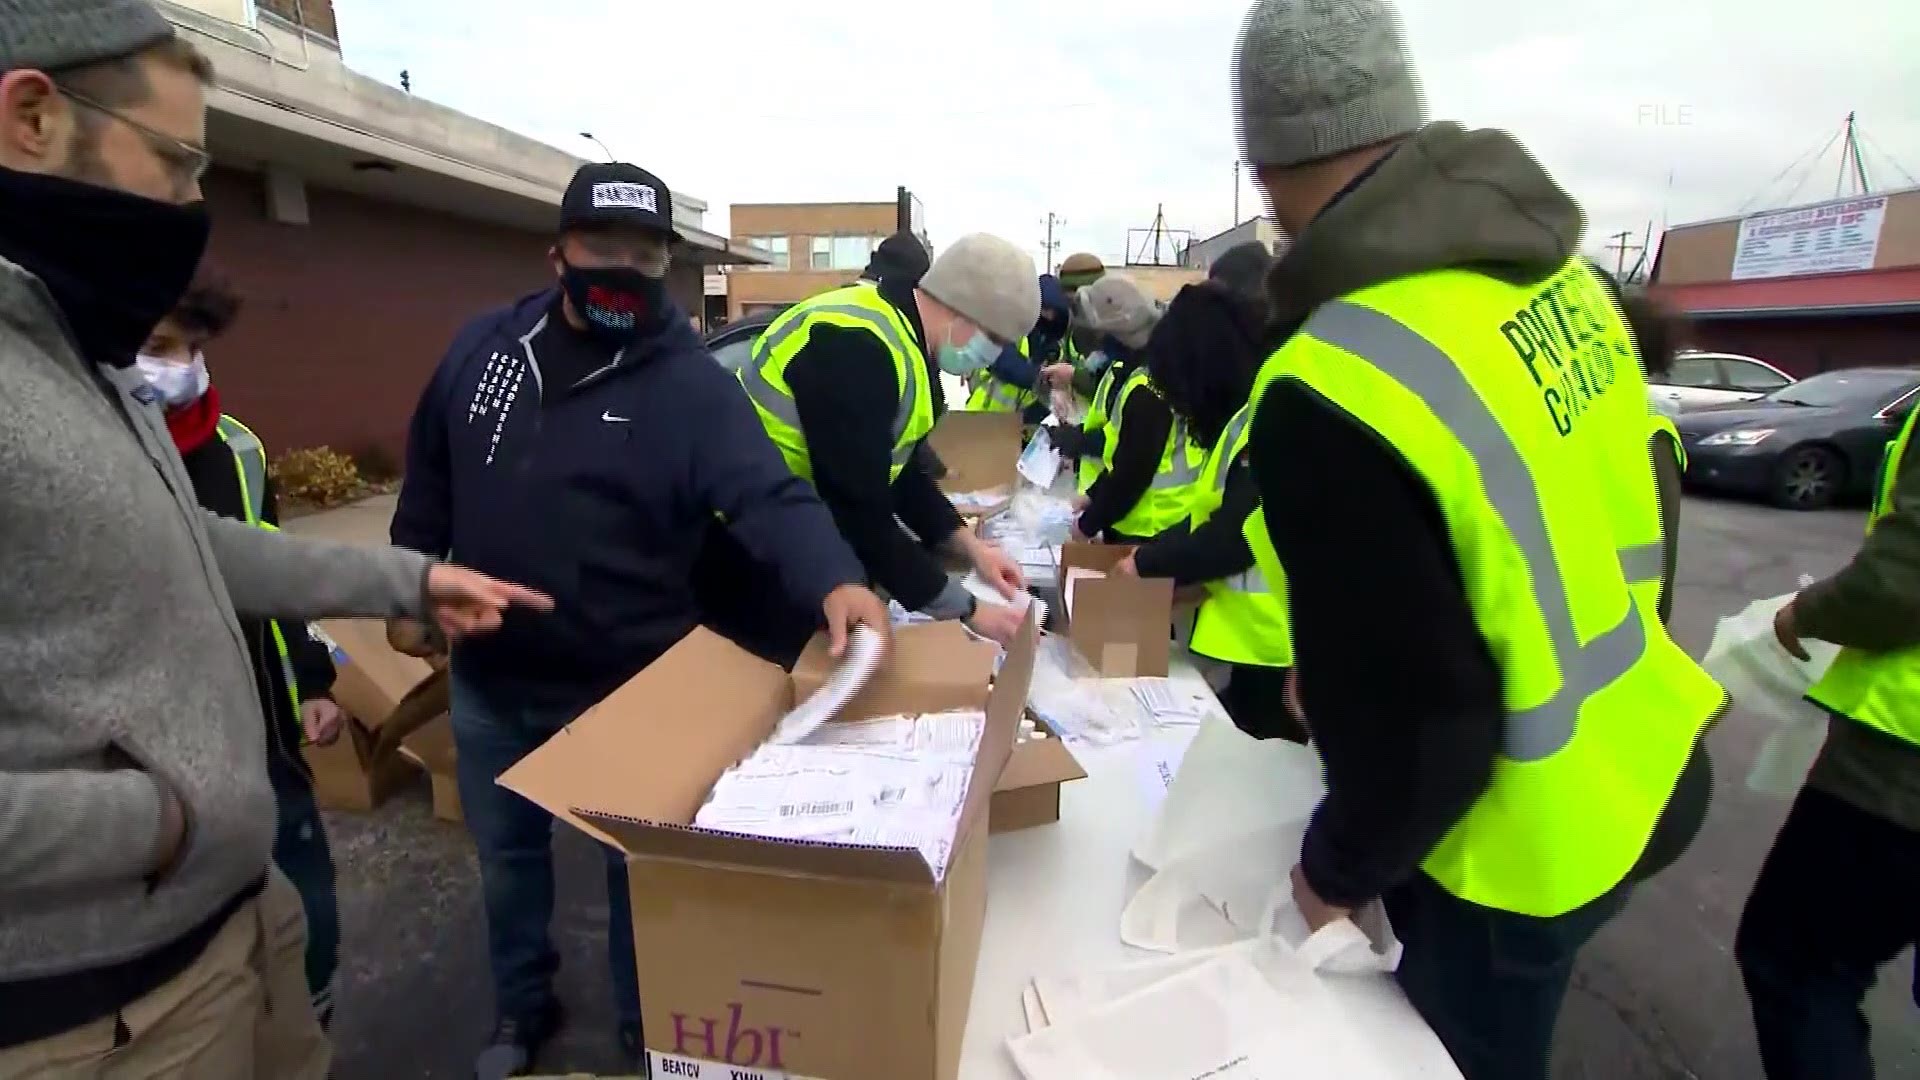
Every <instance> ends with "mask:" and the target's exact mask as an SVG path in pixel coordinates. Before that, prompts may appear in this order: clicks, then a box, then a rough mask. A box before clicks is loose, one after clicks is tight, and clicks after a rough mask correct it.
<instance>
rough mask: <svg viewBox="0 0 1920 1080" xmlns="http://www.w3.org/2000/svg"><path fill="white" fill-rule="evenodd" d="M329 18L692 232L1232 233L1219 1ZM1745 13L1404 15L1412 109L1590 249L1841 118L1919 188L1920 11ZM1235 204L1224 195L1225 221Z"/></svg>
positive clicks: (387, 68)
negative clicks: (621, 172) (1508, 168)
mask: <svg viewBox="0 0 1920 1080" xmlns="http://www.w3.org/2000/svg"><path fill="white" fill-rule="evenodd" d="M335 6H336V8H337V9H338V16H339V23H340V34H341V38H342V41H343V44H344V48H345V51H346V57H347V61H348V63H349V64H351V65H352V66H353V67H355V68H356V69H358V70H360V71H362V72H364V73H366V74H367V75H370V76H372V77H374V78H376V79H379V80H381V81H383V82H387V83H393V84H397V83H398V81H399V73H400V71H401V70H402V69H407V70H409V71H410V72H411V73H412V78H413V88H414V92H415V93H417V94H420V95H422V96H424V97H427V98H430V99H432V100H434V101H438V102H440V103H442V104H446V105H450V106H452V107H454V108H457V109H460V110H462V111H464V112H467V113H471V114H473V115H475V116H478V117H480V118H482V119H485V120H488V121H491V122H493V123H496V124H500V125H503V126H505V127H508V128H512V129H514V130H517V131H520V132H523V133H525V134H528V135H531V136H534V137H536V138H539V139H542V140H544V141H546V142H549V143H552V144H553V145H555V146H559V147H561V148H563V149H566V150H569V151H573V152H576V153H579V154H582V155H593V156H597V153H598V152H597V151H595V150H594V149H593V147H591V146H590V145H589V144H587V143H585V142H584V141H583V140H581V139H580V138H579V137H578V135H577V134H576V133H577V132H580V131H583V130H584V131H592V132H593V133H594V134H596V135H598V136H599V137H600V138H601V139H603V140H604V141H605V142H606V143H607V144H608V145H609V146H610V147H611V148H612V149H613V151H614V153H616V154H618V155H619V156H620V157H622V158H625V159H627V160H631V161H634V162H636V163H638V164H640V165H643V166H645V167H646V168H648V169H651V170H652V171H654V172H655V173H657V174H658V175H659V176H660V177H661V178H662V179H663V180H665V181H666V182H667V183H668V185H670V186H671V187H673V188H674V189H675V190H678V191H684V192H688V193H690V194H693V195H696V196H698V197H700V198H703V199H706V200H707V201H708V202H709V203H710V204H711V209H710V211H709V213H708V218H707V227H708V229H709V230H711V231H714V232H721V233H725V232H727V231H728V229H727V218H726V207H727V204H729V203H732V202H800V201H839V200H844V201H868V200H885V199H889V198H891V197H892V195H893V191H894V188H895V185H898V184H905V185H906V186H907V187H909V188H910V189H912V190H913V191H914V192H915V193H916V194H918V195H919V196H920V198H921V200H922V201H923V202H924V203H925V205H926V208H927V224H928V228H929V231H930V232H931V233H932V235H933V238H934V241H935V243H936V244H938V243H941V242H944V241H950V240H952V239H953V238H954V237H956V236H958V235H960V234H961V233H965V232H974V231H987V232H994V233H999V234H1001V235H1003V236H1005V237H1007V238H1008V239H1011V240H1014V241H1015V242H1017V243H1020V244H1023V245H1025V246H1026V247H1027V248H1028V249H1029V250H1030V251H1031V252H1032V254H1033V255H1034V258H1035V260H1036V261H1039V260H1040V259H1041V258H1042V257H1043V250H1042V240H1043V238H1044V237H1045V234H1046V224H1045V221H1046V216H1047V214H1048V212H1049V211H1051V212H1053V213H1055V214H1058V215H1060V216H1062V217H1064V218H1065V219H1066V224H1065V225H1064V226H1063V227H1059V228H1057V229H1056V236H1055V238H1056V240H1058V241H1059V242H1060V243H1061V245H1062V247H1061V248H1060V250H1059V252H1058V254H1057V255H1056V261H1057V259H1058V258H1059V257H1062V256H1064V255H1066V254H1068V253H1071V252H1073V251H1076V250H1090V251H1093V252H1096V253H1098V254H1100V255H1102V256H1103V257H1105V258H1107V259H1108V260H1109V262H1113V261H1117V260H1119V259H1120V258H1122V257H1123V256H1124V255H1126V254H1127V253H1128V252H1127V244H1128V230H1129V229H1140V230H1144V229H1145V228H1146V227H1147V226H1149V225H1150V224H1151V223H1152V222H1153V219H1154V211H1155V207H1156V206H1157V205H1164V206H1165V208H1166V223H1167V225H1168V227H1170V228H1172V229H1175V230H1184V231H1186V232H1188V233H1191V234H1192V236H1193V237H1194V238H1196V239H1198V238H1204V237H1206V236H1209V235H1211V234H1213V233H1215V232H1218V231H1220V230H1221V229H1224V228H1226V227H1228V226H1229V225H1231V224H1232V223H1233V214H1234V181H1233V162H1234V158H1235V156H1236V153H1235V148H1234V141H1233V122H1232V113H1231V95H1230V88H1229V67H1230V57H1231V55H1232V50H1233V42H1234V38H1235V35H1236V33H1237V32H1238V29H1239V25H1240V20H1241V18H1242V17H1243V15H1244V14H1245V12H1246V10H1247V7H1248V4H1247V2H1245V0H1024V2H1016V0H965V2H954V3H939V4H933V3H928V4H912V3H901V2H899V0H886V2H880V0H834V2H833V3H829V4H795V3H792V2H791V0H702V2H686V0H678V2H672V3H667V2H657V0H536V2H532V3H529V2H526V0H335ZM1763 8H1764V5H1755V4H1752V3H1750V2H1748V0H1588V2H1586V3H1582V4H1571V5H1560V6H1555V5H1551V4H1547V5H1543V4H1541V3H1540V2H1539V0H1404V2H1403V4H1402V10H1403V12H1404V13H1405V18H1406V22H1407V28H1408V35H1409V38H1410V44H1411V47H1412V51H1413V55H1414V60H1415V63H1416V65H1417V67H1418V69H1419V71H1420V73H1421V77H1422V80H1423V82H1424V84H1425V86H1426V89H1427V95H1428V100H1429V107H1430V111H1431V114H1432V116H1433V117H1434V118H1435V119H1453V120H1459V121H1461V122H1463V123H1465V124H1467V125H1468V126H1471V127H1503V128H1506V129H1508V130H1510V131H1512V132H1513V133H1515V134H1516V135H1517V136H1518V137H1519V138H1520V140H1521V141H1522V142H1523V143H1525V144H1526V145H1527V146H1528V147H1530V148H1531V149H1532V150H1533V152H1534V153H1535V155H1536V156H1537V157H1538V158H1539V159H1540V160H1541V161H1542V162H1543V163H1544V164H1545V165H1546V166H1547V168H1548V169H1549V171H1551V172H1552V173H1553V175H1554V176H1555V177H1556V178H1557V179H1558V180H1559V181H1560V183H1561V184H1562V185H1563V186H1564V187H1566V188H1567V189H1568V190H1569V191H1570V192H1572V194H1573V195H1574V197H1575V198H1577V199H1578V200H1579V201H1580V202H1581V203H1582V204H1583V205H1584V206H1585V207H1586V209H1587V213H1588V221H1589V225H1588V246H1589V249H1590V250H1597V249H1599V248H1600V247H1602V246H1603V245H1605V244H1607V243H1609V242H1610V241H1609V240H1608V239H1607V237H1608V235H1609V234H1612V233H1616V232H1619V231H1621V230H1630V231H1631V232H1632V233H1633V241H1632V242H1633V243H1638V242H1639V239H1640V236H1641V233H1642V230H1644V229H1645V228H1646V226H1647V224H1648V223H1649V222H1651V223H1652V224H1653V227H1654V230H1655V235H1656V236H1657V235H1658V231H1659V228H1660V225H1661V223H1662V221H1663V220H1670V221H1671V222H1672V223H1674V224H1678V223H1681V222H1685V221H1689V220H1697V219H1700V218H1707V217H1718V216H1723V215H1731V214H1737V213H1741V212H1743V211H1747V210H1752V209H1760V208H1765V207H1768V206H1776V205H1782V204H1785V203H1787V202H1788V201H1789V199H1792V201H1795V202H1811V201H1815V200H1818V199H1822V198H1830V197H1832V196H1833V195H1834V194H1835V182H1836V179H1837V177H1838V174H1839V170H1840V149H1839V147H1840V142H1839V140H1837V139H1835V140H1834V142H1833V145H1832V146H1830V147H1828V148H1827V151H1826V153H1825V154H1824V155H1823V156H1822V157H1820V158H1819V160H1818V163H1817V164H1816V165H1813V166H1812V167H1811V168H1809V167H1808V163H1809V162H1810V161H1811V160H1812V159H1813V157H1814V154H1815V152H1816V151H1818V150H1819V149H1820V147H1821V145H1822V144H1823V143H1826V142H1827V141H1828V140H1829V138H1830V137H1832V136H1834V135H1835V134H1836V133H1837V132H1839V130H1840V128H1841V126H1842V123H1843V120H1844V117H1845V115H1846V113H1847V112H1848V111H1849V110H1856V111H1857V112H1858V116H1859V126H1860V130H1861V131H1862V132H1863V133H1864V135H1865V137H1866V140H1867V164H1868V172H1869V179H1870V180H1871V181H1872V182H1873V184H1874V185H1875V187H1876V188H1878V187H1903V186H1910V185H1912V184H1913V183H1914V182H1915V181H1914V179H1913V177H1914V176H1920V59H1917V57H1920V49H1916V44H1920V5H1916V4H1914V3H1913V2H1912V0H1850V2H1848V3H1845V4H1839V3H1836V4H1831V5H1829V6H1827V7H1825V8H1821V7H1818V6H1814V7H1804V6H1786V5H1783V6H1782V10H1781V11H1780V13H1779V14H1778V15H1776V16H1773V17H1768V16H1767V15H1765V14H1764V13H1763V11H1762V9H1763ZM1823 16H1824V17H1823ZM1796 162H1799V164H1798V165H1796V164H1795V163H1796ZM1790 166H1793V167H1792V168H1790ZM1901 168H1904V170H1905V173H1906V174H1910V175H1903V174H1902V172H1901V171H1900V170H1901ZM1783 172H1784V174H1785V175H1782V174H1783ZM1796 181H1799V182H1800V183H1799V190H1798V193H1797V197H1795V191H1794V189H1795V184H1796ZM1258 198H1259V197H1258V194H1257V193H1256V192H1255V191H1254V189H1253V187H1252V186H1251V183H1244V184H1243V187H1242V189H1241V192H1240V213H1241V216H1242V217H1243V218H1244V217H1249V216H1252V215H1253V214H1254V213H1255V212H1256V211H1257V209H1258V205H1259V204H1258ZM1143 239H1144V237H1143V236H1142V235H1136V236H1135V237H1134V248H1133V251H1132V254H1133V255H1134V256H1135V257H1136V258H1141V259H1142V260H1143V261H1144V258H1145V257H1144V256H1143V255H1142V251H1141V246H1142V242H1143ZM1605 258H1606V261H1607V263H1608V264H1609V265H1611V264H1612V262H1613V257H1612V254H1611V253H1608V254H1607V255H1606V256H1605ZM1629 262H1631V258H1630V259H1629Z"/></svg>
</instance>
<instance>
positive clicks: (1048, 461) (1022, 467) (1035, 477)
mask: <svg viewBox="0 0 1920 1080" xmlns="http://www.w3.org/2000/svg"><path fill="white" fill-rule="evenodd" d="M1014 468H1015V469H1016V470H1018V471H1019V473H1020V475H1021V476H1022V477H1024V478H1025V479H1026V480H1027V482H1028V483H1030V484H1032V485H1033V486H1034V487H1037V488H1039V489H1040V490H1042V491H1045V490H1046V489H1048V488H1050V487H1052V486H1053V480H1054V477H1056V476H1058V475H1060V452H1059V451H1058V450H1055V449H1054V448H1053V438H1052V436H1050V435H1048V434H1047V429H1046V428H1044V427H1043V428H1040V429H1039V430H1038V431H1035V432H1034V433H1033V438H1032V439H1030V440H1028V441H1027V446H1026V449H1024V450H1022V451H1020V460H1019V461H1018V462H1017V463H1016V464H1015V466H1014Z"/></svg>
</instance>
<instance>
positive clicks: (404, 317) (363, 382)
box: [206, 169, 553, 454]
mask: <svg viewBox="0 0 1920 1080" xmlns="http://www.w3.org/2000/svg"><path fill="white" fill-rule="evenodd" d="M206 189H207V202H208V205H209V208H210V209H211V210H212V212H213V220H214V227H213V244H212V247H211V249H210V251H209V253H208V258H209V260H210V261H211V262H212V263H214V264H215V265H217V266H218V267H219V268H220V269H221V271H222V272H224V273H225V274H227V275H228V276H229V277H231V278H232V279H233V281H234V283H235V285H236V286H238V287H239V289H240V291H241V292H242V293H243V294H244V296H245V299H246V308H245V310H243V311H242V312H241V315H240V321H239V322H238V323H237V324H236V325H235V326H234V328H233V330H232V332H231V333H229V334H228V335H227V336H226V337H225V338H224V339H222V340H221V341H219V342H217V343H216V344H215V345H214V346H213V347H212V348H211V349H210V350H209V355H208V357H207V360H208V363H209V365H210V366H211V367H212V369H213V372H214V381H215V382H216V383H217V384H218V385H219V387H220V393H221V398H222V402H223V404H224V405H225V406H226V408H227V410H228V411H229V412H231V413H233V414H234V415H235V416H238V417H240V418H241V419H243V420H244V421H246V423H248V424H249V425H251V426H252V427H253V428H254V430H255V431H258V432H259V433H260V437H261V438H262V439H264V440H266V442H267V445H268V447H269V449H270V450H272V451H273V452H275V453H278V452H279V451H282V450H286V449H290V448H293V447H302V446H322V445H325V446H332V447H334V448H336V449H339V450H342V451H347V452H353V451H357V450H360V449H363V448H366V447H369V446H380V447H383V448H385V449H386V450H388V451H390V452H393V453H395V454H398V453H399V452H400V451H401V450H403V449H404V447H405V443H406V425H407V419H408V417H409V416H411V415H412V412H413V406H414V403H415V402H416V401H417V400H418V398H419V395H420V390H421V388H422V387H423V386H424V385H425V384H426V380H427V377H428V376H429V375H430V374H431V373H432V371H433V369H434V366H435V365H436V364H437V363H438V362H439V360H440V356H441V354H442V353H443V352H445V351H446V348H447V346H448V344H449V343H450V342H452V340H453V335H454V333H455V332H456V331H457V330H458V329H459V328H460V327H461V326H462V325H464V324H465V323H466V322H467V321H468V320H470V319H472V318H474V317H475V316H477V315H479V314H481V313H482V312H485V311H488V310H491V309H493V308H496V307H500V306H502V305H505V304H507V303H510V302H511V301H513V300H514V299H515V298H516V297H519V296H521V295H524V294H526V293H529V292H532V291H534V290H536V289H539V288H542V287H544V286H545V285H547V284H549V283H550V282H551V281H552V278H553V275H552V271H551V270H550V269H549V268H548V266H547V260H546V252H547V248H548V245H549V244H550V242H551V239H550V238H549V237H548V236H545V235H536V234H534V233H529V232H521V231H518V230H515V229H509V228H505V227H501V226H494V225H485V224H481V223H478V222H474V221H469V220H466V219H463V218H456V217H453V216H450V215H443V214H437V213H434V212H431V211H426V210H419V209H415V208H413V207H409V206H399V205H394V204H390V203H382V202H377V201H375V200H372V199H365V198H361V197H359V196H355V195H347V194H343V193H340V192H333V191H324V190H321V189H319V188H309V189H308V202H309V209H310V211H311V213H312V224H311V225H307V226H291V225H278V224H275V223H273V222H272V221H270V220H268V219H267V216H266V213H265V210H264V207H265V197H264V194H263V191H262V182H261V179H260V178H259V177H258V176H255V175H253V174H250V173H240V172H234V171H231V170H226V169H215V170H214V172H213V173H212V174H211V175H210V176H209V177H208V180H207V184H206Z"/></svg>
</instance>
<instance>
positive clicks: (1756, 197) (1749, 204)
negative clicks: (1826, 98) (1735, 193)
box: [1740, 131, 1840, 214]
mask: <svg viewBox="0 0 1920 1080" xmlns="http://www.w3.org/2000/svg"><path fill="white" fill-rule="evenodd" d="M1839 135H1840V133H1839V132H1837V131H1836V132H1834V133H1833V134H1832V135H1830V136H1828V137H1827V141H1826V142H1825V143H1823V144H1822V145H1821V147H1820V149H1819V150H1818V151H1817V152H1815V153H1813V155H1812V157H1813V159H1814V160H1815V161H1818V160H1819V159H1820V158H1822V157H1824V156H1826V153H1827V147H1829V146H1832V145H1833V140H1834V139H1836V138H1838V137H1839ZM1807 157H1808V154H1807V153H1806V152H1804V151H1803V152H1802V153H1801V154H1800V156H1799V157H1796V158H1794V159H1793V160H1792V161H1789V162H1787V167H1786V168H1784V169H1781V170H1780V171H1779V172H1778V173H1776V174H1774V177H1773V179H1771V180H1769V181H1767V182H1766V183H1765V184H1763V185H1761V187H1760V190H1758V191H1756V192H1754V193H1753V195H1752V197H1751V198H1749V199H1748V200H1747V201H1746V202H1744V203H1741V204H1740V213H1742V214H1744V213H1746V212H1747V211H1748V210H1750V209H1752V208H1753V204H1754V203H1757V202H1759V201H1760V197H1761V196H1763V195H1765V194H1766V193H1767V192H1768V191H1770V190H1772V188H1773V185H1775V184H1777V183H1779V182H1780V181H1781V179H1782V178H1784V177H1785V176H1786V175H1787V174H1788V173H1790V172H1792V171H1793V170H1794V169H1795V168H1796V167H1798V166H1799V165H1800V163H1801V162H1803V161H1806V160H1807ZM1805 182H1806V177H1805V176H1802V177H1801V183H1805ZM1794 190H1795V191H1798V190H1799V186H1798V185H1795V187H1794Z"/></svg>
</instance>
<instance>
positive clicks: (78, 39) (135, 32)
mask: <svg viewBox="0 0 1920 1080" xmlns="http://www.w3.org/2000/svg"><path fill="white" fill-rule="evenodd" d="M172 36H173V24H172V23H169V22H168V21H167V18H166V16H164V15H162V14H160V12H159V10H158V9H156V8H155V7H154V6H153V5H152V4H150V3H147V0H0V71H18V70H23V69H26V68H33V69H35V70H37V71H58V70H60V69H61V68H70V67H77V66H79V65H82V64H92V63H98V62H99V61H102V60H115V59H118V58H120V57H122V56H130V55H132V54H133V53H137V52H139V51H140V50H142V49H144V48H146V47H148V46H149V45H157V44H159V43H160V42H162V41H166V40H167V39H168V38H171V37H172Z"/></svg>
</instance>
